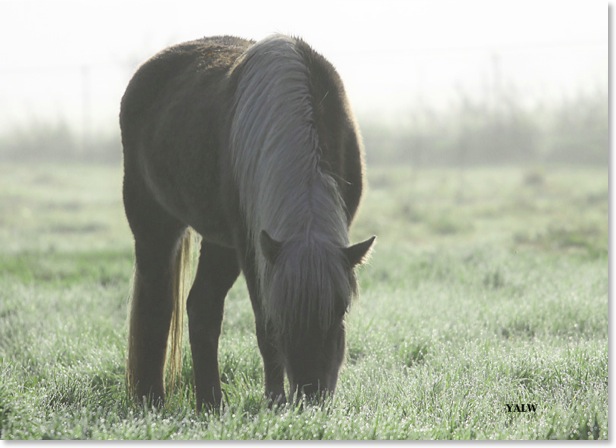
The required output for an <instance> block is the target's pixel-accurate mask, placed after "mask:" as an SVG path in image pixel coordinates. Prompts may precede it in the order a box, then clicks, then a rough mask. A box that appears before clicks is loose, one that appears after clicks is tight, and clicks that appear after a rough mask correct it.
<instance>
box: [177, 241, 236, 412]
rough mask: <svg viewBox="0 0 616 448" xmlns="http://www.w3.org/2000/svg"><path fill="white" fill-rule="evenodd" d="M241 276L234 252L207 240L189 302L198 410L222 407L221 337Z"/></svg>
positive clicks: (203, 244) (202, 248)
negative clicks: (230, 294) (228, 299)
mask: <svg viewBox="0 0 616 448" xmlns="http://www.w3.org/2000/svg"><path fill="white" fill-rule="evenodd" d="M239 273H240V268H239V264H238V262H237V259H236V255H235V251H234V250H232V249H226V248H224V247H221V246H217V245H214V244H210V243H207V242H205V241H203V242H202V243H201V255H200V258H199V267H198V268H197V275H196V277H195V282H194V283H193V286H192V289H191V290H190V294H189V296H188V303H187V311H188V319H189V325H188V328H189V334H190V347H191V350H192V358H193V368H194V378H195V388H196V395H197V411H200V410H201V409H202V408H203V407H206V408H207V409H216V408H218V407H219V406H220V402H221V399H222V391H221V389H220V376H219V373H218V338H219V336H220V331H221V328H222V317H223V309H224V302H225V296H226V295H227V292H228V291H229V289H230V288H231V286H233V283H234V282H235V280H236V279H237V277H238V275H239Z"/></svg>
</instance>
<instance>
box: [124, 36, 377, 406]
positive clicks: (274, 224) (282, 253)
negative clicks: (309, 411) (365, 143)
mask: <svg viewBox="0 0 616 448" xmlns="http://www.w3.org/2000/svg"><path fill="white" fill-rule="evenodd" d="M120 125H121V129H122V143H123V146H124V205H125V209H126V216H127V218H128V221H129V223H130V227H131V230H132V232H133V235H134V238H135V258H136V269H135V277H134V291H133V297H132V305H131V315H130V330H129V344H128V363H127V378H128V385H129V389H130V391H131V393H132V394H133V395H134V396H135V398H136V399H142V398H143V397H146V398H147V399H149V400H151V401H153V402H155V403H159V404H160V403H162V402H163V400H164V395H165V384H164V370H165V361H166V358H167V344H168V342H170V345H171V353H170V355H169V360H168V364H169V365H170V367H171V371H172V372H173V371H175V370H177V369H178V368H179V366H180V361H181V351H180V344H181V335H182V329H183V325H182V316H183V301H184V297H183V295H184V294H183V292H184V287H183V285H182V283H183V282H182V279H183V276H184V274H185V267H186V264H187V261H188V254H189V252H190V247H189V246H190V244H189V243H190V241H191V237H190V232H189V230H190V228H192V229H194V230H195V231H196V232H198V233H199V234H200V235H201V237H202V240H201V254H200V258H199V265H198V268H197V272H196V277H195V279H194V283H193V285H192V289H191V290H190V294H189V295H188V300H187V311H188V318H189V327H188V328H189V335H190V344H191V349H192V357H193V364H194V378H195V385H196V395H197V408H198V409H201V407H202V406H204V405H205V406H207V407H217V406H219V405H220V401H221V398H222V394H221V388H220V378H219V374H218V359H217V351H218V338H219V335H220V330H221V323H222V318H223V303H224V299H225V296H226V294H227V292H228V290H229V288H231V286H232V285H233V283H234V282H235V280H236V279H237V277H238V275H239V273H240V271H242V272H243V274H244V276H245V278H246V283H247V285H248V291H249V294H250V299H251V302H252V307H253V311H254V315H255V322H256V331H257V340H258V344H259V349H260V351H261V355H262V357H263V363H264V370H265V391H266V394H267V396H268V397H270V398H271V399H272V400H277V401H284V400H285V391H284V374H285V372H286V374H287V376H288V379H289V383H290V388H291V395H293V396H300V395H301V394H306V395H308V396H313V397H314V396H321V395H322V394H323V393H327V392H332V391H333V390H334V388H335V387H336V381H337V378H338V371H339V368H340V365H341V363H342V360H343V357H344V345H345V340H344V332H345V331H344V316H345V313H346V311H347V309H348V307H349V305H350V303H351V299H352V297H353V296H354V295H355V294H356V290H357V284H356V278H355V274H354V272H353V268H354V267H355V266H357V265H358V264H359V263H361V262H362V261H363V259H364V258H365V256H366V254H367V253H368V251H369V249H370V246H371V245H372V243H373V241H374V237H372V238H370V239H368V240H366V241H364V242H363V243H359V244H356V245H353V246H350V245H349V238H348V228H349V225H350V224H351V221H352V219H353V216H354V215H355V212H356V210H357V207H358V204H359V200H360V196H361V193H362V184H363V175H364V167H363V158H362V149H361V142H360V137H359V135H358V131H357V127H356V124H355V121H354V119H353V117H352V114H351V111H350V109H349V106H348V103H347V100H346V96H345V93H344V90H343V86H342V82H341V81H340V78H339V76H338V74H337V73H336V71H335V70H334V68H333V67H332V66H331V64H329V63H328V62H327V61H326V60H325V59H324V58H323V57H322V56H321V55H319V54H317V53H316V52H314V51H313V50H312V49H311V48H310V47H309V46H308V45H307V44H306V43H304V42H303V41H302V40H300V39H296V38H291V37H287V36H282V35H275V36H272V37H269V38H267V39H265V40H263V41H260V42H257V43H255V42H252V41H247V40H242V39H238V38H234V37H213V38H204V39H200V40H195V41H192V42H187V43H183V44H180V45H177V46H173V47H171V48H168V49H166V50H164V51H162V52H161V53H159V54H157V55H156V56H154V57H153V58H152V59H150V60H149V61H148V62H146V63H145V64H144V65H143V66H141V68H139V70H138V71H137V73H136V74H135V75H134V77H133V79H132V80H131V81H130V83H129V85H128V88H127V89H126V93H125V94H124V97H123V99H122V107H121V113H120Z"/></svg>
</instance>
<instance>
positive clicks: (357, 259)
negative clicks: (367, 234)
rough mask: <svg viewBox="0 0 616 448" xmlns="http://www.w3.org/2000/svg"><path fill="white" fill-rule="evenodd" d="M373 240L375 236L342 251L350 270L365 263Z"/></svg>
mask: <svg viewBox="0 0 616 448" xmlns="http://www.w3.org/2000/svg"><path fill="white" fill-rule="evenodd" d="M375 239H376V236H373V237H371V238H368V239H367V240H366V241H362V242H361V243H357V244H354V245H352V246H349V247H345V248H344V249H342V251H343V253H344V256H345V257H346V259H347V261H348V262H349V265H350V266H351V267H352V268H354V267H355V266H357V265H358V264H362V263H363V262H364V261H366V259H367V258H368V252H369V251H370V247H372V243H374V240H375Z"/></svg>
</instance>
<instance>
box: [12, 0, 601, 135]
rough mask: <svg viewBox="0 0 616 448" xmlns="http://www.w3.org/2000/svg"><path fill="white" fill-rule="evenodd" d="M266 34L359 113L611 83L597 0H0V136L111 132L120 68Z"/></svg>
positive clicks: (123, 71) (124, 72)
mask: <svg viewBox="0 0 616 448" xmlns="http://www.w3.org/2000/svg"><path fill="white" fill-rule="evenodd" d="M274 32H283V33H289V34H293V35H298V36H301V37H303V38H304V39H305V40H306V41H307V42H308V43H309V44H311V45H312V46H313V48H315V49H316V50H317V51H319V52H320V53H321V54H323V55H324V56H325V57H327V58H328V59H329V60H330V62H332V63H333V64H334V66H336V68H337V69H338V71H339V73H340V74H341V76H342V79H343V81H344V82H345V85H346V88H347V91H348V94H349V97H350V100H351V103H352V105H353V106H354V108H355V109H356V111H357V112H358V114H365V113H368V112H373V113H376V114H384V115H386V114H390V113H392V111H399V110H405V109H408V108H411V107H412V105H413V104H416V103H417V102H423V103H426V104H429V105H432V104H434V105H437V106H439V107H446V105H447V102H448V101H451V100H452V98H455V95H456V92H457V89H462V90H464V91H468V92H472V93H478V92H479V93H480V92H484V93H485V92H486V91H487V90H489V89H490V86H491V85H493V83H494V79H495V77H498V79H499V80H500V82H501V83H502V82H505V83H514V84H515V85H516V86H517V87H518V88H519V89H520V91H521V95H525V96H526V97H528V98H543V97H553V98H559V97H560V96H562V95H563V94H566V93H567V92H573V91H575V90H576V89H579V88H583V87H587V86H592V85H599V86H601V87H606V86H607V82H608V81H607V80H608V78H607V77H608V4H607V3H602V2H597V1H593V0H580V1H563V0H561V1H541V0H533V1H522V0H518V1H499V0H475V1H462V0H425V1H424V0H325V1H324V0H310V1H301V2H300V1H291V0H259V1H243V0H230V1H221V0H218V1H209V0H201V1H193V0H173V1H168V0H164V1H163V0H158V1H156V0H154V1H136V0H122V1H118V0H89V1H75V0H73V1H70V0H55V1H54V0H0V133H2V132H3V131H6V130H7V129H9V128H10V127H11V126H15V125H18V124H23V123H28V122H29V121H32V120H37V121H41V122H45V121H49V120H52V121H53V120H58V119H62V120H66V121H67V122H69V123H70V124H71V125H75V126H76V127H78V128H79V127H80V126H82V127H83V121H84V116H85V117H86V118H85V119H86V120H87V123H88V126H89V127H91V128H93V129H95V130H101V129H103V130H107V129H111V130H113V129H116V128H117V113H118V108H119V102H120V98H121V96H122V93H123V91H124V88H125V87H126V84H127V82H128V80H129V79H130V76H131V75H132V73H133V72H134V70H135V68H136V67H137V66H138V64H139V63H141V62H143V61H144V60H145V59H147V58H148V57H150V56H151V55H153V54H154V53H155V52H157V51H159V50H160V49H162V48H164V47H165V46H167V45H170V44H174V43H179V42H182V41H185V40H190V39H195V38H199V37H203V36H211V35H219V34H232V35H237V36H240V37H246V38H252V39H256V40H258V39H261V38H263V37H265V36H267V35H269V34H271V33H274Z"/></svg>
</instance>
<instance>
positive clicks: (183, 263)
mask: <svg viewBox="0 0 616 448" xmlns="http://www.w3.org/2000/svg"><path fill="white" fill-rule="evenodd" d="M193 241H194V235H193V232H192V230H191V229H190V228H189V229H188V230H186V232H185V233H184V235H183V236H182V240H181V241H180V245H179V248H178V250H177V253H176V256H175V260H174V262H173V266H172V271H171V277H172V281H173V314H172V315H171V326H170V328H169V342H168V355H167V364H166V370H167V384H168V385H169V386H170V387H169V388H167V389H172V388H174V387H175V384H176V382H177V380H178V378H179V376H180V374H181V371H182V336H183V334H184V312H185V307H186V297H187V294H188V289H189V288H190V278H189V275H190V271H191V269H190V262H191V253H192V246H193Z"/></svg>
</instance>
